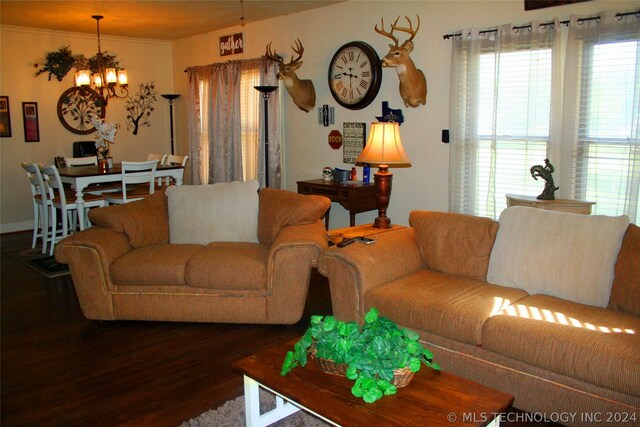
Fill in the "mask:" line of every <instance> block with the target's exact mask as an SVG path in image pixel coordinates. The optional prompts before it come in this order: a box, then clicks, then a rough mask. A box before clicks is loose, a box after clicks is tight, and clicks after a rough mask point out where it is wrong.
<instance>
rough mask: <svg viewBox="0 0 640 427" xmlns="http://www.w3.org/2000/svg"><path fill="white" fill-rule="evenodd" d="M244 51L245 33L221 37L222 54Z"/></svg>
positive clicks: (234, 53) (227, 54)
mask: <svg viewBox="0 0 640 427" xmlns="http://www.w3.org/2000/svg"><path fill="white" fill-rule="evenodd" d="M238 53H244V33H236V34H229V35H228V36H222V37H220V56H229V55H236V54H238Z"/></svg>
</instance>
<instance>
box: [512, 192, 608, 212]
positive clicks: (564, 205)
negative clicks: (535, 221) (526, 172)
mask: <svg viewBox="0 0 640 427" xmlns="http://www.w3.org/2000/svg"><path fill="white" fill-rule="evenodd" d="M595 204H596V203H595V202H587V201H583V200H572V199H556V200H538V199H536V198H535V196H519V195H514V194H507V207H511V206H528V207H532V208H538V209H548V210H552V211H562V212H571V213H577V214H583V215H590V214H591V207H592V206H593V205H595Z"/></svg>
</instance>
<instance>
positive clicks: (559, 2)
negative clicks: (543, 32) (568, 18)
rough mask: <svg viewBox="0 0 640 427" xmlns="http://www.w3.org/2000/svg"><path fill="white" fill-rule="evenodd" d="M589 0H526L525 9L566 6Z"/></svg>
mask: <svg viewBox="0 0 640 427" xmlns="http://www.w3.org/2000/svg"><path fill="white" fill-rule="evenodd" d="M583 1H589V0H524V10H534V9H542V8H545V7H553V6H564V5H566V4H573V3H581V2H583Z"/></svg>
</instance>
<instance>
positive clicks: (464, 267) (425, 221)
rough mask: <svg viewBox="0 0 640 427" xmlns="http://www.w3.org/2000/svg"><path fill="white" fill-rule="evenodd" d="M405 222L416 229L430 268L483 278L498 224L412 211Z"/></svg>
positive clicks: (490, 221) (446, 213)
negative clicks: (407, 221)
mask: <svg viewBox="0 0 640 427" xmlns="http://www.w3.org/2000/svg"><path fill="white" fill-rule="evenodd" d="M409 223H410V224H411V226H412V227H413V228H414V229H415V231H416V240H417V242H418V246H419V248H420V253H421V254H422V258H423V260H424V262H425V264H427V266H428V267H429V268H430V269H431V270H435V271H440V272H442V273H447V274H453V275H455V276H461V277H467V278H470V279H477V280H485V279H486V277H487V276H486V275H487V267H488V265H489V255H490V254H491V248H492V247H493V243H494V241H495V238H496V232H497V231H498V223H497V222H496V221H493V220H491V219H489V218H480V217H476V216H471V215H463V214H457V213H449V212H431V211H413V212H411V213H410V214H409Z"/></svg>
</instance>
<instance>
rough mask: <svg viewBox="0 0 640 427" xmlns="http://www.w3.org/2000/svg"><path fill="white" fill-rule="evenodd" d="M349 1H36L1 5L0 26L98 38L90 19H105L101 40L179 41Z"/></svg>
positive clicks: (2, 0)
mask: <svg viewBox="0 0 640 427" xmlns="http://www.w3.org/2000/svg"><path fill="white" fill-rule="evenodd" d="M343 1H346V0H280V1H271V0H199V1H194V0H177V1H123V0H120V1H108V0H104V1H93V0H73V1H56V0H53V1H32V0H0V23H1V24H2V25H12V26H18V27H30V28H40V29H46V30H56V31H70V32H77V33H91V34H95V33H96V21H95V20H93V19H92V18H91V16H92V15H103V16H104V19H103V20H101V21H100V34H101V35H103V34H104V35H110V36H121V37H133V38H143V39H157V40H178V39H181V38H184V37H190V36H194V35H197V34H203V33H208V32H211V31H215V30H220V29H223V28H227V27H231V26H235V25H239V24H241V23H242V21H241V19H240V18H241V16H243V9H244V22H245V23H251V22H256V21H261V20H264V19H268V18H273V17H276V16H282V15H288V14H290V13H296V12H301V11H304V10H309V9H315V8H318V7H322V6H327V5H330V4H333V3H340V2H343Z"/></svg>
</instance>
